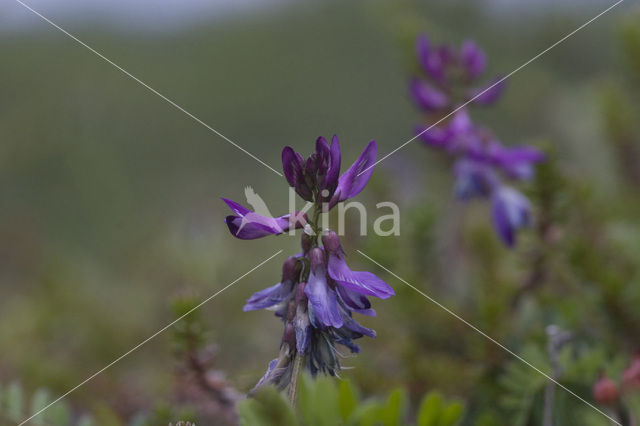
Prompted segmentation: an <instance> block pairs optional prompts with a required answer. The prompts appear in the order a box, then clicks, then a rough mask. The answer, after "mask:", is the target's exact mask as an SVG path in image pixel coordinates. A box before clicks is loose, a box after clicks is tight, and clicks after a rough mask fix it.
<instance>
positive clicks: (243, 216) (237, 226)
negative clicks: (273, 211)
mask: <svg viewBox="0 0 640 426" xmlns="http://www.w3.org/2000/svg"><path fill="white" fill-rule="evenodd" d="M222 200H223V201H224V202H225V203H226V204H227V205H228V206H229V208H231V210H232V211H233V212H234V213H236V215H237V216H227V217H226V219H225V222H226V224H227V227H228V228H229V231H230V232H231V234H232V235H233V236H234V237H236V238H240V239H242V240H253V239H256V238H262V237H265V236H267V235H277V234H282V233H283V232H286V231H288V230H289V228H290V227H291V223H290V220H289V218H290V215H288V214H287V215H284V216H280V217H276V218H273V217H266V216H262V215H260V214H258V213H254V212H252V211H251V210H249V209H248V208H246V207H244V206H243V205H241V204H239V203H236V202H235V201H232V200H229V199H226V198H223V199H222ZM299 217H300V216H298V215H296V218H299ZM302 219H304V216H303V217H302ZM295 221H296V223H295V228H296V229H297V228H301V227H303V226H304V222H305V221H306V220H298V219H295Z"/></svg>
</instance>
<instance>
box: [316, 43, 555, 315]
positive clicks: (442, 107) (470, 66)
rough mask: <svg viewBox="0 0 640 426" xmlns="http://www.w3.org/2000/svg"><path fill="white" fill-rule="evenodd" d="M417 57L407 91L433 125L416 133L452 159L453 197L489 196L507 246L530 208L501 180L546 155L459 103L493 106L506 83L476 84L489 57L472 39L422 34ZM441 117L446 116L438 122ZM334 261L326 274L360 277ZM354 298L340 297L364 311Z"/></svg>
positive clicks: (520, 176)
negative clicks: (500, 134) (450, 41)
mask: <svg viewBox="0 0 640 426" xmlns="http://www.w3.org/2000/svg"><path fill="white" fill-rule="evenodd" d="M416 55H417V58H418V62H419V63H420V65H421V66H422V69H423V70H424V76H423V77H424V79H417V78H412V79H411V80H410V81H409V89H410V94H411V96H412V98H413V100H414V102H415V103H416V104H417V105H418V107H419V108H420V109H422V110H424V111H426V112H428V113H430V114H432V115H433V117H434V120H435V124H432V125H428V124H427V125H422V126H418V127H417V135H418V137H419V138H420V140H421V141H423V142H424V143H425V145H428V146H430V147H432V148H438V149H441V150H442V151H444V152H446V153H447V154H449V155H451V156H452V157H454V159H455V161H454V162H453V164H454V166H453V172H454V175H455V179H456V180H455V191H454V192H455V194H456V197H457V198H459V199H462V200H470V199H473V198H485V199H490V200H491V204H492V216H493V224H494V228H495V230H496V233H497V234H498V236H499V238H500V239H501V240H502V241H503V242H504V243H505V245H507V246H509V247H512V246H513V245H514V244H515V235H516V233H517V231H518V230H519V229H520V228H523V227H525V226H527V225H528V224H529V223H530V210H531V208H530V204H529V201H528V200H527V199H526V198H525V197H524V196H523V195H522V194H520V193H519V192H517V191H516V190H515V189H512V188H510V187H508V186H506V185H505V184H504V183H503V179H513V180H528V179H531V178H532V177H533V175H534V172H535V165H536V164H537V163H539V162H541V161H543V160H544V158H545V157H544V154H543V153H542V152H541V151H540V150H538V149H537V148H535V147H530V146H516V147H507V146H504V145H503V144H502V143H500V141H499V140H498V139H497V138H496V137H495V136H494V135H493V133H492V132H491V131H489V130H488V129H486V128H483V127H480V126H477V125H476V124H474V123H473V121H472V120H471V118H470V116H469V113H468V111H467V108H460V107H459V105H464V104H468V103H470V105H481V106H487V105H491V104H493V103H495V102H496V101H497V100H498V99H499V98H500V97H501V95H502V93H503V91H504V87H505V84H504V80H503V79H500V78H495V79H494V80H493V82H492V83H489V84H485V85H481V84H478V79H479V77H480V76H481V75H482V74H483V73H484V71H485V69H486V67H487V57H486V54H485V53H484V51H483V50H482V49H480V47H479V46H478V45H477V44H476V43H475V42H474V41H471V40H467V41H465V42H464V43H462V45H461V46H460V48H459V49H458V50H455V49H452V48H451V47H449V46H447V45H441V46H433V45H432V44H431V43H429V40H428V39H427V38H426V37H425V36H419V37H418V38H417V40H416ZM470 101H471V102H470ZM452 112H453V113H452ZM449 115H450V116H451V117H449ZM441 117H445V120H440V118H441ZM338 260H339V257H338V256H331V255H330V256H329V276H330V277H331V278H333V279H334V280H335V281H336V282H341V281H340V279H338V278H336V277H334V275H332V274H336V275H337V274H339V273H343V274H344V277H349V278H350V279H351V280H352V281H355V280H356V278H361V277H359V276H357V275H353V274H351V275H349V274H348V272H347V270H346V269H345V268H346V265H345V264H344V263H341V264H339V263H338ZM339 268H340V269H339ZM347 269H348V268H347ZM338 271H340V272H338ZM345 282H346V281H345ZM373 282H375V281H373ZM351 285H352V286H353V283H351ZM348 288H349V289H351V290H354V291H355V288H353V287H348ZM363 294H371V293H363ZM352 299H353V298H349V297H348V296H347V297H343V302H344V303H345V304H347V306H349V307H350V308H351V309H356V308H361V309H366V308H364V304H363V303H361V304H360V305H359V304H357V303H355V302H357V301H354V300H352Z"/></svg>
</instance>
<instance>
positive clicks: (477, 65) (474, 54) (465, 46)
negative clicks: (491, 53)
mask: <svg viewBox="0 0 640 426" xmlns="http://www.w3.org/2000/svg"><path fill="white" fill-rule="evenodd" d="M460 60H461V61H462V65H463V66H464V68H465V71H466V73H467V76H468V77H469V79H471V80H475V79H476V78H477V77H478V76H479V75H480V74H482V73H483V72H484V69H485V68H486V66H487V57H486V55H485V54H484V51H483V50H482V49H480V48H479V47H478V45H477V44H476V43H475V42H474V41H472V40H467V41H465V42H464V43H462V46H461V47H460Z"/></svg>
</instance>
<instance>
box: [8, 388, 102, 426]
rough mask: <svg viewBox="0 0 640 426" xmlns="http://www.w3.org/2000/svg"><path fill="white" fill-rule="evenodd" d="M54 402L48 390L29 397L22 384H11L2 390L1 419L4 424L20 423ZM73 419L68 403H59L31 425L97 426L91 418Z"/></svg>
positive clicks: (35, 419)
mask: <svg viewBox="0 0 640 426" xmlns="http://www.w3.org/2000/svg"><path fill="white" fill-rule="evenodd" d="M53 400H54V398H53V397H52V395H51V392H49V390H47V389H42V388H41V389H37V390H36V391H35V392H34V393H33V395H31V396H30V397H29V395H28V394H27V393H26V392H25V390H24V389H23V387H22V385H21V384H20V383H18V382H13V383H10V384H9V385H7V386H6V387H4V389H2V388H0V419H2V420H1V421H3V422H4V421H10V422H16V423H19V422H21V421H23V420H25V419H26V418H27V417H29V416H30V415H32V414H35V413H37V412H38V411H40V410H41V409H43V408H44V407H46V406H47V405H49V404H50V403H51V402H53ZM71 419H72V416H71V408H70V407H69V405H68V404H67V403H66V401H58V402H56V403H55V404H54V405H52V406H51V407H49V408H48V409H47V410H45V411H44V412H42V413H41V414H39V415H38V416H36V417H34V418H33V419H32V420H31V422H30V423H31V424H33V425H34V426H70V425H75V426H93V425H94V424H96V423H94V421H93V420H92V418H91V417H89V416H84V417H82V418H81V419H80V420H79V421H77V422H73V421H72V420H71ZM3 424H4V423H3Z"/></svg>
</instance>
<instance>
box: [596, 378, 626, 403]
mask: <svg viewBox="0 0 640 426" xmlns="http://www.w3.org/2000/svg"><path fill="white" fill-rule="evenodd" d="M619 395H620V392H619V391H618V385H616V382H614V381H613V380H611V379H610V378H608V377H607V376H605V375H604V374H603V375H602V376H600V379H598V381H597V382H596V383H595V384H594V385H593V399H595V400H596V402H597V403H598V404H603V405H610V404H612V403H614V402H616V400H617V399H618V396H619Z"/></svg>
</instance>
